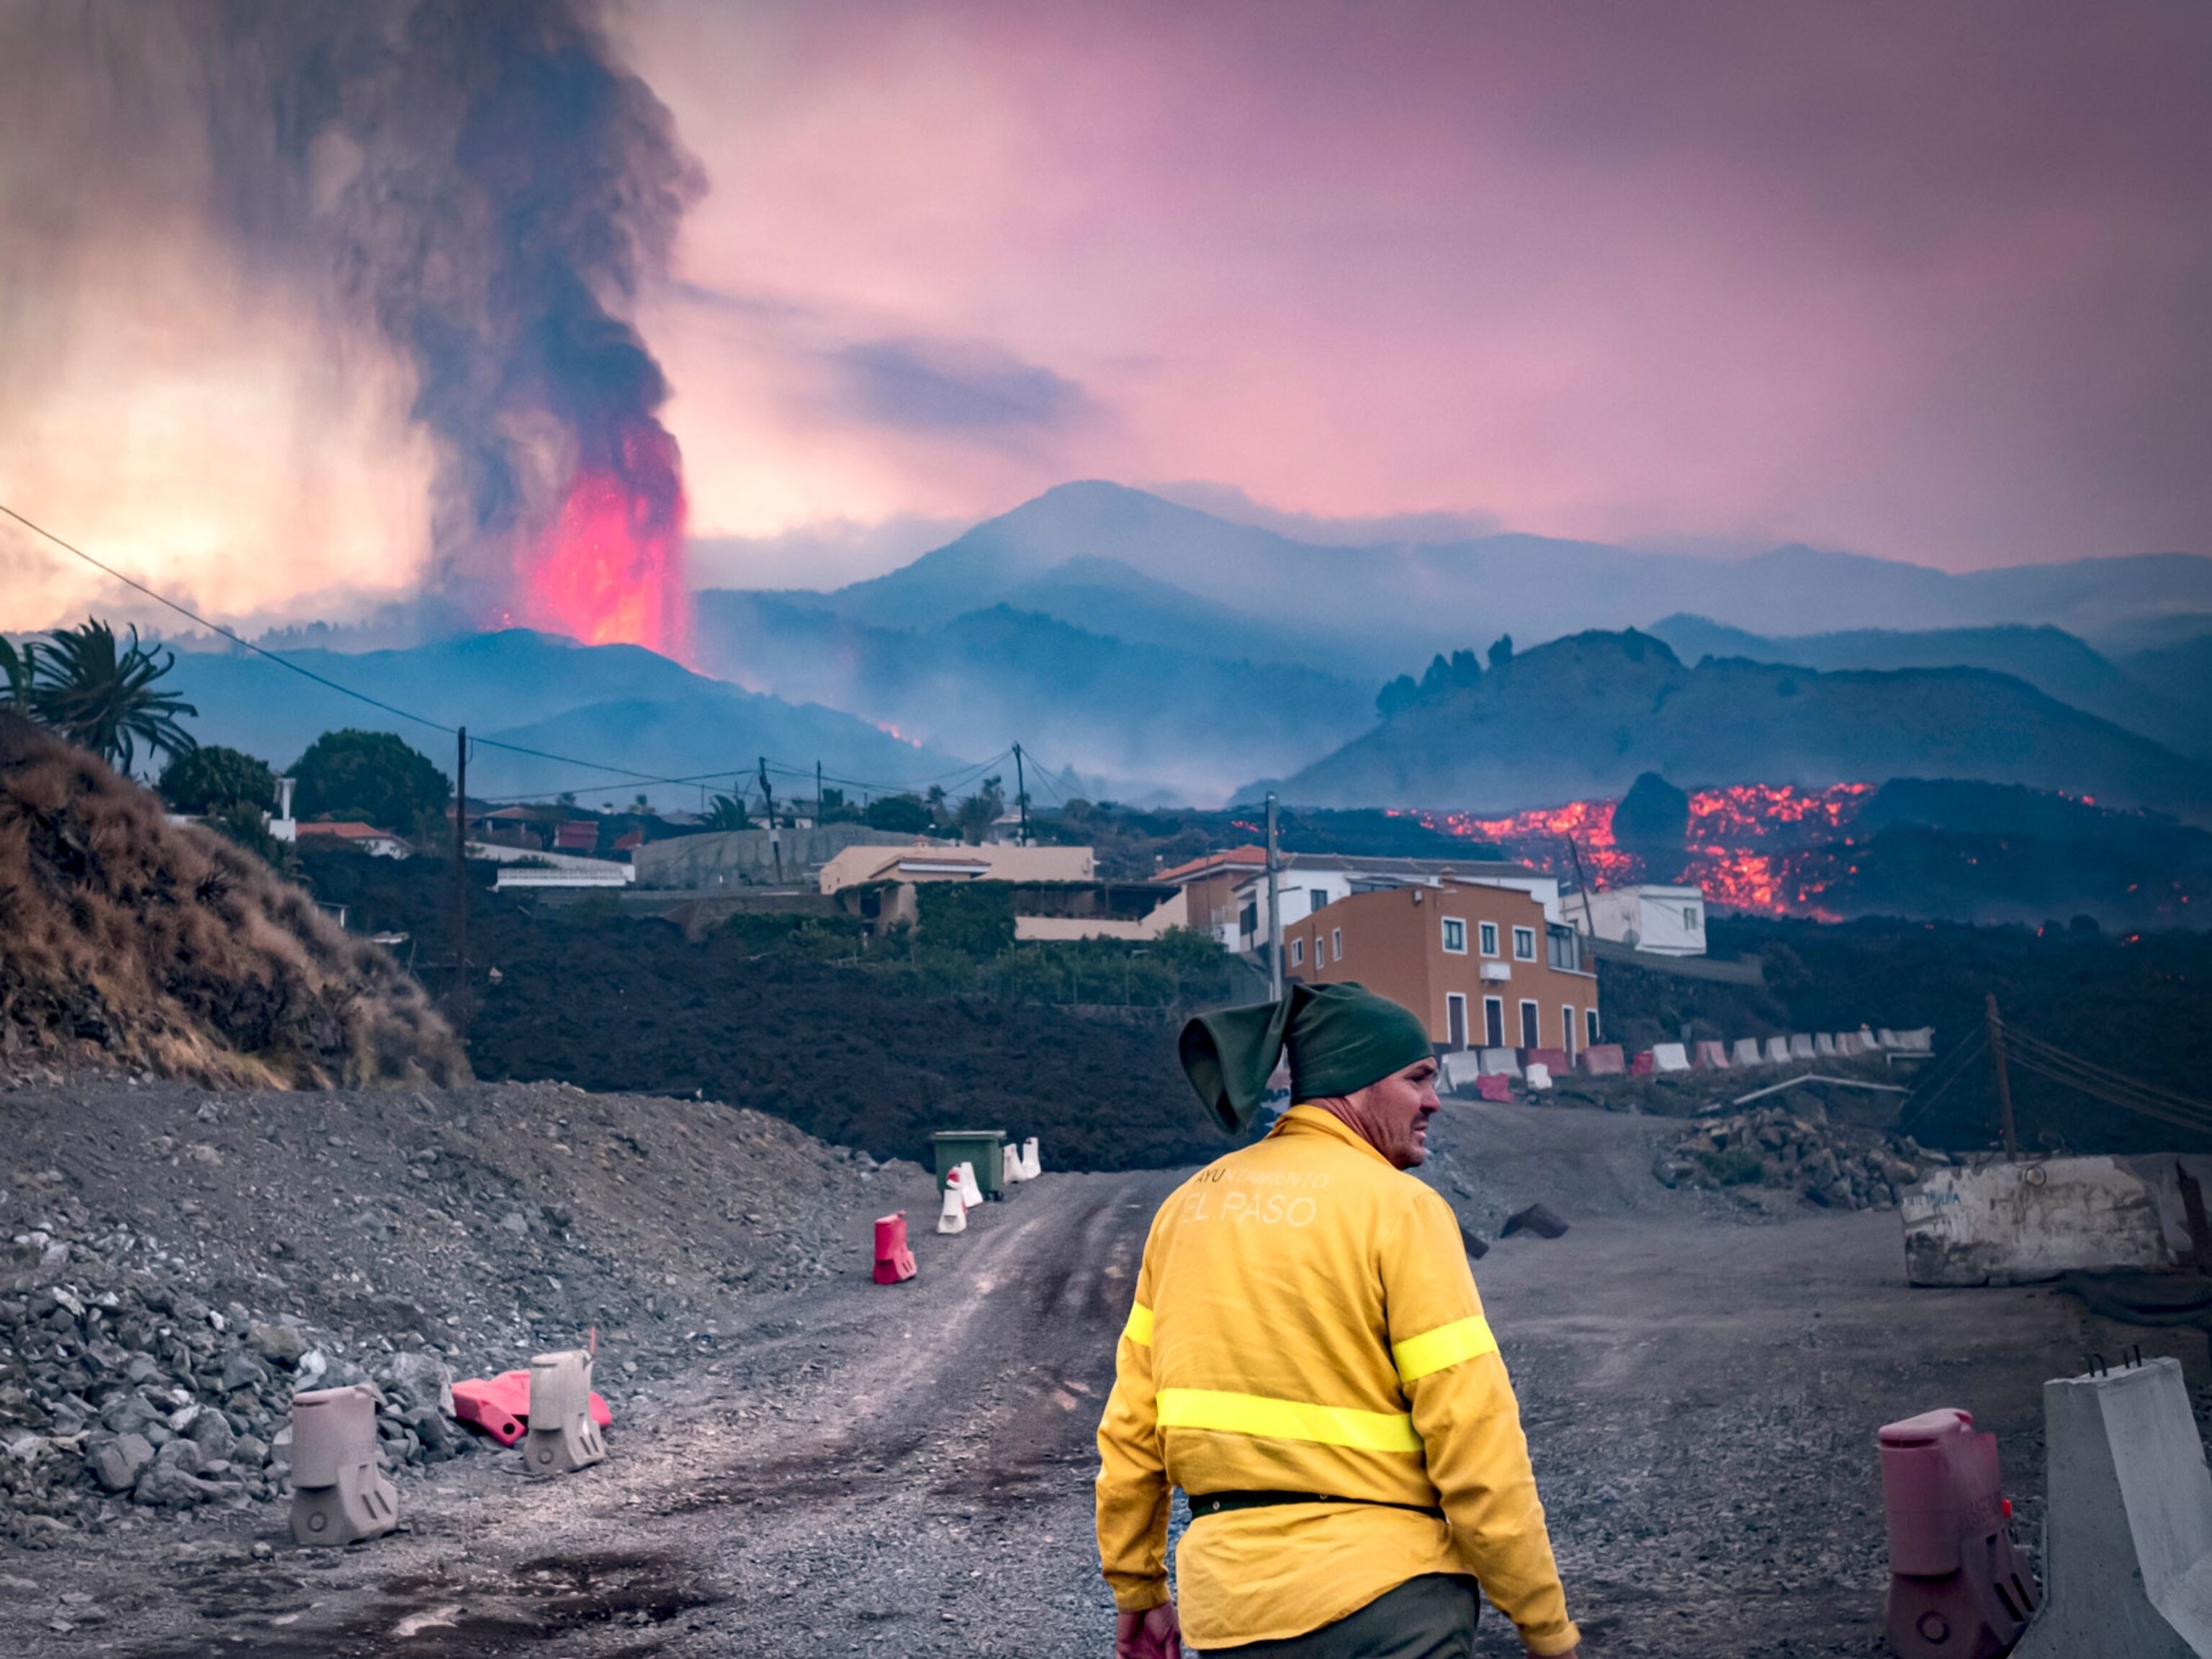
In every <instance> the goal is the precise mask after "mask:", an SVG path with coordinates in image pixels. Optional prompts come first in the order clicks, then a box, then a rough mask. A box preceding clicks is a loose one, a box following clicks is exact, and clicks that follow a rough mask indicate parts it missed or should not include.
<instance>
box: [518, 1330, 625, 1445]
mask: <svg viewBox="0 0 2212 1659" xmlns="http://www.w3.org/2000/svg"><path fill="white" fill-rule="evenodd" d="M606 1455H607V1443H606V1442H605V1440H604V1439H602V1438H601V1437H600V1436H599V1425H598V1424H597V1423H595V1422H593V1421H592V1356H591V1355H589V1354H588V1353H586V1352H584V1351H583V1350H582V1349H581V1348H564V1349H562V1351H561V1352H558V1353H541V1354H538V1356H536V1357H535V1358H532V1360H531V1362H530V1432H529V1434H528V1435H527V1436H526V1437H525V1438H524V1440H523V1444H522V1463H523V1467H524V1468H526V1469H527V1470H528V1471H529V1472H530V1473H531V1474H574V1473H575V1471H577V1470H578V1469H585V1468H590V1467H591V1466H592V1464H594V1463H597V1462H600V1461H601V1460H602V1459H603V1458H605V1456H606Z"/></svg>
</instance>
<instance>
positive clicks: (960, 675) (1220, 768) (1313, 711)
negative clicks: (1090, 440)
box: [696, 592, 1375, 801]
mask: <svg viewBox="0 0 2212 1659" xmlns="http://www.w3.org/2000/svg"><path fill="white" fill-rule="evenodd" d="M696 633H697V638H698V642H699V643H698V649H699V653H700V656H701V659H702V662H703V663H704V664H705V665H707V666H708V668H709V669H711V670H713V671H715V672H718V673H722V674H726V675H727V676H729V677H730V678H732V679H742V680H744V682H745V683H747V684H754V685H772V686H774V687H775V689H776V690H777V691H778V692H779V693H780V694H781V695H782V696H787V697H793V698H803V699H805V700H807V701H809V702H822V703H827V704H829V705H831V706H833V707H836V708H844V709H849V710H851V711H852V712H853V713H854V714H859V715H860V716H862V717H863V718H865V719H867V720H873V721H876V722H878V723H880V724H885V725H896V727H897V728H898V730H899V731H900V732H902V733H903V734H904V735H906V736H907V737H909V738H919V739H921V740H923V741H925V742H928V743H933V744H938V745H939V746H941V747H943V748H946V749H951V750H957V751H960V752H963V753H967V754H974V755H987V754H992V753H995V752H996V751H997V750H1001V749H1004V748H1006V746H1007V745H1008V744H1011V743H1013V742H1016V741H1018V742H1020V743H1022V744H1024V745H1026V746H1027V747H1028V748H1030V749H1031V750H1036V751H1038V752H1041V753H1045V754H1049V755H1051V756H1053V757H1054V759H1055V760H1056V761H1057V762H1058V763H1060V764H1062V765H1068V766H1073V767H1075V768H1077V769H1079V770H1080V771H1082V772H1083V773H1084V774H1085V775H1089V776H1092V777H1095V778H1097V779H1100V780H1102V781H1103V783H1104V785H1105V787H1108V789H1109V793H1112V794H1114V795H1115V796H1118V797H1120V798H1121V799H1129V798H1131V797H1133V796H1138V795H1142V794H1144V793H1147V792H1148V791H1152V790H1158V789H1165V790H1167V791H1170V792H1172V793H1174V794H1176V796H1178V797H1179V798H1181V799H1186V800H1199V801H1205V800H1211V799H1220V798H1221V797H1222V795H1223V794H1224V793H1225V791H1226V788H1227V787H1228V785H1229V784H1230V783H1231V782H1234V781H1236V780H1237V778H1239V777H1241V776H1243V775H1248V774H1249V773H1250V772H1251V771H1253V770H1255V769H1270V770H1273V769H1281V770H1287V769H1291V768H1292V767H1295V766H1299V765H1302V764H1304V763H1305V762H1306V761H1308V760H1310V759H1311V758H1312V757H1314V756H1315V755H1316V754H1317V753H1322V752H1325V751H1326V750H1328V749H1330V748H1333V747H1334V746H1335V745H1336V744H1340V743H1343V742H1345V741H1346V740H1347V739H1348V738H1352V737H1353V736H1355V735H1357V734H1358V732H1363V731H1364V730H1365V729H1366V728H1367V726H1369V724H1370V722H1371V721H1372V720H1373V718H1374V697H1375V693H1374V687H1373V685H1372V684H1368V683H1365V682H1362V681H1353V680H1349V679H1344V678H1339V677H1337V676H1334V675H1331V674H1325V673H1321V672H1318V671H1316V670H1314V669H1311V668H1307V667H1303V666H1298V665H1289V666H1282V665H1268V666H1264V667H1262V666H1255V665H1253V664H1251V663H1249V662H1238V661H1224V660H1220V659H1217V658H1215V657H1212V656H1208V655H1205V654H1201V653H1199V652H1196V651H1194V650H1191V649H1176V648H1171V647H1168V646H1164V645H1153V644H1143V643H1130V642H1128V641H1122V640H1117V639H1111V638H1109V637H1107V636H1105V635H1101V634H1098V633H1095V632H1092V631H1091V630H1090V629H1084V628H1078V627H1076V626H1074V625H1073V624H1072V623H1066V622H1061V621H1058V620H1056V619H1054V618H1053V617H1047V616H1040V615H1038V614H1036V613H1035V612H1033V611H1020V610H1017V609H1015V608H1014V607H1013V606H1012V605H994V606H992V607H991V608H989V609H987V610H984V611H974V612H970V613H968V614H965V615H962V616H957V617H952V618H951V619H950V620H948V621H945V622H942V623H932V624H927V625H921V626H916V627H915V628H914V629H912V630H911V631H907V630H902V629H895V628H884V627H877V626H873V625H871V624H868V623H860V622H856V621H852V620H849V619H847V618H844V617H837V616H836V615H833V614H832V613H830V612H829V611H824V610H820V609H817V608H813V607H811V606H809V605H800V604H799V603H797V602H795V601H794V600H793V599H790V598H788V597H786V596H782V595H776V594H764V593H738V592H708V593H702V594H701V595H700V596H699V605H698V619H697V628H696ZM1184 633H1185V636H1186V638H1187V639H1190V640H1193V641H1200V642H1202V641H1203V637H1204V636H1203V635H1202V633H1200V632H1199V631H1198V630H1194V629H1188V628H1187V629H1185V630H1184ZM1039 799H1045V798H1044V797H1040V798H1039Z"/></svg>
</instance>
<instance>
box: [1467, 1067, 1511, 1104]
mask: <svg viewBox="0 0 2212 1659" xmlns="http://www.w3.org/2000/svg"><path fill="white" fill-rule="evenodd" d="M1474 1092H1475V1094H1476V1095H1477V1097H1480V1098H1481V1099H1483V1100H1510V1099H1512V1098H1513V1079H1511V1078H1510V1077H1501V1076H1499V1075H1498V1073H1495V1072H1492V1073H1489V1074H1488V1075H1486V1076H1484V1077H1479V1078H1477V1079H1475V1080H1474Z"/></svg>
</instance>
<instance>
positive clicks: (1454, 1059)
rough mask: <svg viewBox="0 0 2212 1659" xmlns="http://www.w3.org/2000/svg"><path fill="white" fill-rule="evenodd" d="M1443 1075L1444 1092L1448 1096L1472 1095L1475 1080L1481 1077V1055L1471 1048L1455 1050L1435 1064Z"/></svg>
mask: <svg viewBox="0 0 2212 1659" xmlns="http://www.w3.org/2000/svg"><path fill="white" fill-rule="evenodd" d="M1437 1070H1438V1071H1439V1072H1440V1073H1443V1084H1444V1090H1445V1091H1446V1092H1447V1093H1449V1094H1473V1093H1474V1084H1475V1079H1477V1078H1480V1076H1481V1075H1482V1055H1481V1054H1480V1053H1478V1052H1477V1051H1476V1050H1474V1049H1473V1048H1455V1049H1452V1050H1450V1051H1449V1053H1447V1054H1445V1055H1444V1057H1443V1059H1442V1060H1438V1061H1437Z"/></svg>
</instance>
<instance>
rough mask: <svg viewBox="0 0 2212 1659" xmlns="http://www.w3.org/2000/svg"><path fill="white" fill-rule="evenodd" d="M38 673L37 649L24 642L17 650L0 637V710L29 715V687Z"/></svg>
mask: <svg viewBox="0 0 2212 1659" xmlns="http://www.w3.org/2000/svg"><path fill="white" fill-rule="evenodd" d="M38 673H39V647H37V646H35V645H33V643H31V641H28V640H26V641H24V642H23V645H22V648H21V650H18V649H17V648H16V647H15V643H14V642H13V641H10V640H9V639H8V638H7V637H6V636H5V635H0V708H9V709H13V710H14V711H15V713H16V714H29V713H30V712H31V685H32V683H33V681H34V680H35V679H37V678H38Z"/></svg>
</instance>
